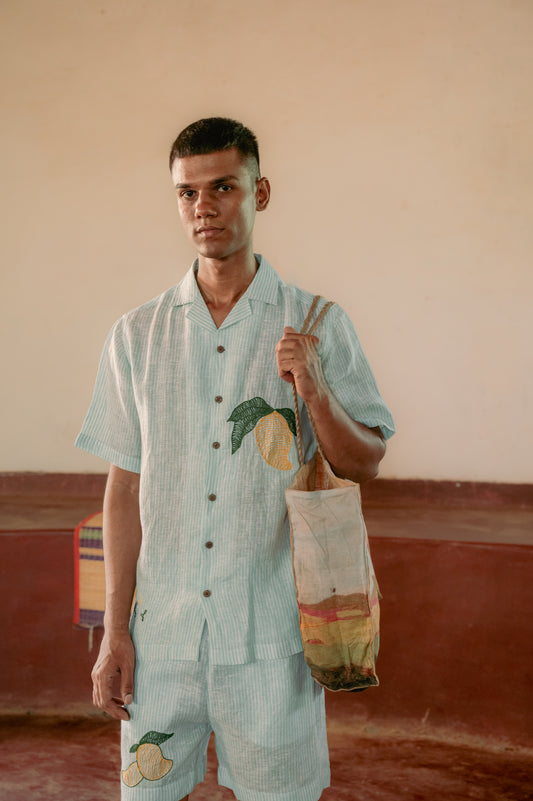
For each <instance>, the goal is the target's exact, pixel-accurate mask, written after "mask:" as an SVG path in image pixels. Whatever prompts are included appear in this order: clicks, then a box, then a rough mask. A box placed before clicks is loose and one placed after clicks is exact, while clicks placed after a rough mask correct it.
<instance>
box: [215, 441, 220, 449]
mask: <svg viewBox="0 0 533 801" xmlns="http://www.w3.org/2000/svg"><path fill="white" fill-rule="evenodd" d="M213 448H214V449H215V450H217V448H220V442H213Z"/></svg>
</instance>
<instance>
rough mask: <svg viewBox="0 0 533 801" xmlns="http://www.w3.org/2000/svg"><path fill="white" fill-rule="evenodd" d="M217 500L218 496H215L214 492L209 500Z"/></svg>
mask: <svg viewBox="0 0 533 801" xmlns="http://www.w3.org/2000/svg"><path fill="white" fill-rule="evenodd" d="M216 499H217V496H216V495H215V493H214V492H212V493H211V495H210V496H209V500H210V501H216Z"/></svg>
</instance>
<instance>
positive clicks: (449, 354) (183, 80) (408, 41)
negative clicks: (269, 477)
mask: <svg viewBox="0 0 533 801" xmlns="http://www.w3.org/2000/svg"><path fill="white" fill-rule="evenodd" d="M1 14H2V20H1V25H0V31H1V32H0V37H1V40H0V53H1V56H0V58H1V59H2V62H3V63H2V79H1V80H2V95H3V106H4V112H3V124H2V131H1V133H0V137H1V145H2V147H1V153H2V158H3V166H2V187H3V192H2V197H1V203H2V211H1V213H2V219H3V221H4V223H5V232H4V235H3V237H2V244H1V248H2V291H1V304H2V310H1V317H0V325H1V327H2V344H3V356H2V367H3V369H2V390H1V391H2V396H3V397H2V418H1V421H0V425H1V434H0V438H1V443H2V444H1V454H0V457H1V460H0V470H3V471H19V470H49V471H76V472H78V471H80V472H81V471H89V472H93V471H94V472H101V471H102V470H103V469H105V464H104V463H102V462H100V461H99V460H98V459H96V458H93V457H90V456H88V455H86V454H84V453H82V452H81V451H77V450H76V449H74V448H73V446H72V443H73V440H74V438H75V435H76V433H77V431H78V429H79V427H80V424H81V422H82V419H83V416H84V414H85V411H86V408H87V405H88V403H89V400H90V396H91V392H92V385H93V381H94V376H95V372H96V367H97V362H98V358H99V354H100V350H101V347H102V344H103V341H104V338H105V335H106V333H107V331H108V329H109V328H110V326H111V324H112V323H113V321H114V320H115V319H116V318H117V317H118V316H119V315H120V314H122V313H123V312H125V311H127V310H128V309H129V308H132V307H133V306H136V305H138V304H139V303H142V302H143V301H145V300H147V299H149V298H150V297H153V296H154V295H156V294H158V293H159V292H160V291H162V290H163V289H165V288H166V287H167V286H169V285H171V284H173V283H175V282H176V281H178V280H179V279H180V278H181V276H182V275H183V274H184V272H185V271H186V269H187V267H188V266H189V263H190V261H191V258H192V253H191V251H190V250H189V247H188V245H187V244H186V242H185V240H184V237H183V236H182V234H181V232H180V229H179V222H178V219H177V213H176V210H175V202H174V197H173V193H172V189H171V186H170V182H169V179H168V175H167V165H166V161H167V150H168V146H169V144H170V142H171V140H172V139H173V138H174V135H175V134H176V133H177V132H178V131H179V130H180V129H181V128H182V127H183V126H184V125H186V124H187V123H189V122H191V121H192V120H194V119H196V118H197V117H200V116H207V115H214V114H223V115H228V116H235V117H237V118H239V119H242V120H243V121H244V122H246V123H247V124H249V125H250V126H251V127H252V128H253V129H254V130H255V131H256V133H257V134H258V136H259V139H260V143H261V145H262V161H263V170H264V173H265V174H266V175H268V176H269V177H270V179H271V182H272V185H273V198H272V203H271V206H270V208H269V210H268V211H267V212H266V213H265V214H264V215H262V216H260V217H259V219H258V226H257V238H256V249H257V250H259V251H260V252H264V253H265V255H267V256H268V258H269V260H270V261H271V262H273V264H274V265H275V266H276V267H277V269H278V270H279V271H280V272H282V274H283V275H284V276H285V277H286V278H288V279H289V280H291V281H294V282H296V283H299V284H301V285H304V286H305V287H306V288H309V289H311V290H314V291H320V292H322V293H323V294H325V295H327V296H328V297H330V298H333V299H337V300H338V301H340V302H341V303H342V305H344V307H345V308H346V309H347V311H348V312H349V313H350V315H351V317H352V319H353V320H354V323H355V325H356V328H357V330H358V332H359V335H360V338H361V340H362V342H363V346H364V348H365V350H366V352H367V355H368V356H369V359H370V361H371V364H372V366H373V369H374V372H375V374H376V376H377V379H378V383H379V385H380V388H381V390H382V393H383V395H384V397H385V399H386V400H387V402H388V403H389V405H390V406H391V408H392V410H393V412H394V415H395V418H396V422H397V426H398V434H397V435H396V437H395V438H394V439H393V440H392V441H391V443H390V446H389V453H388V455H387V458H386V461H385V463H384V465H383V470H382V475H383V476H385V477H400V478H408V477H422V478H430V479H454V480H485V481H504V482H505V481H508V482H529V481H531V480H532V478H533V472H532V469H531V455H530V452H531V434H532V427H531V408H532V395H533V392H532V390H533V378H532V370H531V345H532V336H531V289H532V269H531V253H532V251H533V247H532V246H533V152H532V148H533V146H532V142H533V114H532V111H533V93H532V91H531V87H532V86H533V47H532V46H531V43H532V41H533V38H532V35H533V3H531V0H403V1H402V2H398V0H328V2H321V1H320V0H261V2H251V0H220V2H216V3H213V2H212V1H211V2H206V0H194V2H192V1H191V0H151V2H150V3H148V2H143V1H142V0H128V2H124V1H123V0H101V2H93V0H44V1H43V0H13V1H12V2H5V3H3V4H2V10H1Z"/></svg>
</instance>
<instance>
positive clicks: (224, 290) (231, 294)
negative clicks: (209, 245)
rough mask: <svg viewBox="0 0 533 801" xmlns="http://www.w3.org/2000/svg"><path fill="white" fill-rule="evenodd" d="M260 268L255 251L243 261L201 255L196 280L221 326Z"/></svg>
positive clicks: (218, 324)
mask: <svg viewBox="0 0 533 801" xmlns="http://www.w3.org/2000/svg"><path fill="white" fill-rule="evenodd" d="M257 268H258V263H257V261H256V259H255V256H254V254H253V253H251V254H250V257H249V258H246V259H245V260H239V261H230V260H217V259H206V258H202V257H200V258H199V259H198V272H197V273H196V282H197V284H198V289H199V290H200V293H201V295H202V297H203V299H204V301H205V303H206V306H207V308H208V309H209V312H210V314H211V316H212V318H213V320H214V322H215V325H216V326H217V328H218V327H219V326H220V325H221V324H222V322H223V321H224V320H225V318H226V317H227V316H228V314H229V313H230V311H231V310H232V309H233V307H234V306H235V304H236V303H237V301H238V300H239V298H241V297H242V295H244V293H245V292H246V290H247V289H248V287H249V286H250V284H251V283H252V281H253V280H254V278H255V274H256V272H257Z"/></svg>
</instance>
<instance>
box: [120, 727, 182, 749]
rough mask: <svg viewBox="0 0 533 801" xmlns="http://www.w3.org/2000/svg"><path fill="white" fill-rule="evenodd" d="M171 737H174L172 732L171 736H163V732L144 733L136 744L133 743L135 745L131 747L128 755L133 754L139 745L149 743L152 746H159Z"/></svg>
mask: <svg viewBox="0 0 533 801" xmlns="http://www.w3.org/2000/svg"><path fill="white" fill-rule="evenodd" d="M171 737H174V732H172V733H171V734H164V733H163V732H160V731H148V732H146V734H145V735H144V737H141V739H140V740H139V742H138V743H135V745H132V746H131V748H130V754H134V753H135V751H136V750H137V749H138V748H139V746H140V745H144V744H145V743H151V744H152V745H161V743H164V742H165V741H166V740H169V739H170V738H171Z"/></svg>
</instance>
